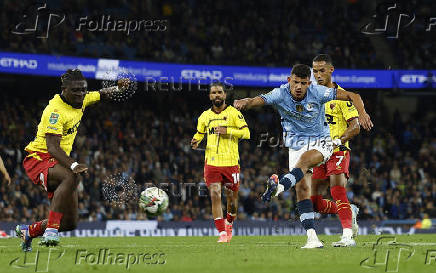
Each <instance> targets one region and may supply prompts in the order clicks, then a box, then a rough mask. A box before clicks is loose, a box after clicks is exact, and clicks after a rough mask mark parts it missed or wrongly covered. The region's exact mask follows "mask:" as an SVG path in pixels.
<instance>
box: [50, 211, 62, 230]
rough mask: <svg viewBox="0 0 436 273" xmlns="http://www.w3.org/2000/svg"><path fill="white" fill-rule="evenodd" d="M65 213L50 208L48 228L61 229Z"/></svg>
mask: <svg viewBox="0 0 436 273" xmlns="http://www.w3.org/2000/svg"><path fill="white" fill-rule="evenodd" d="M63 215H64V214H63V213H60V212H54V211H52V210H50V213H49V215H48V223H47V228H54V229H59V226H60V224H61V219H62V216H63Z"/></svg>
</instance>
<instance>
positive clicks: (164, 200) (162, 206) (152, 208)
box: [139, 187, 169, 216]
mask: <svg viewBox="0 0 436 273" xmlns="http://www.w3.org/2000/svg"><path fill="white" fill-rule="evenodd" d="M168 201H169V200H168V194H167V193H166V192H165V191H164V190H161V189H159V188H156V187H151V188H147V189H145V191H143V192H141V197H140V198H139V207H140V208H141V209H143V210H144V212H145V213H146V214H147V216H158V215H160V214H162V213H163V212H164V211H165V210H166V209H167V208H168Z"/></svg>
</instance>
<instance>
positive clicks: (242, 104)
mask: <svg viewBox="0 0 436 273" xmlns="http://www.w3.org/2000/svg"><path fill="white" fill-rule="evenodd" d="M264 105H265V101H264V100H263V99H262V98H261V97H254V98H245V99H240V100H235V101H234V102H233V107H235V108H236V109H238V110H240V111H241V110H248V109H251V108H253V107H259V106H264Z"/></svg>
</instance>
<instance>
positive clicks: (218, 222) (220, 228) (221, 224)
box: [214, 218, 226, 235]
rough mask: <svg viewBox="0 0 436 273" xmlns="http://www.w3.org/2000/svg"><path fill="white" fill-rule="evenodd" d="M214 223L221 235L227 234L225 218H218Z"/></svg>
mask: <svg viewBox="0 0 436 273" xmlns="http://www.w3.org/2000/svg"><path fill="white" fill-rule="evenodd" d="M214 222H215V227H216V229H217V230H218V233H219V234H220V235H221V233H222V232H225V230H226V227H225V224H224V219H223V218H216V219H215V220H214Z"/></svg>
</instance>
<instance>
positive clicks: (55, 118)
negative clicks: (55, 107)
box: [48, 113, 59, 124]
mask: <svg viewBox="0 0 436 273" xmlns="http://www.w3.org/2000/svg"><path fill="white" fill-rule="evenodd" d="M58 120H59V114H58V113H51V115H50V118H49V119H48V121H49V122H50V124H56V123H57V122H58Z"/></svg>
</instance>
